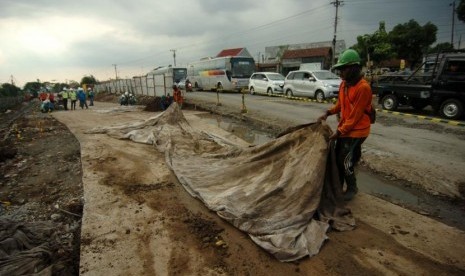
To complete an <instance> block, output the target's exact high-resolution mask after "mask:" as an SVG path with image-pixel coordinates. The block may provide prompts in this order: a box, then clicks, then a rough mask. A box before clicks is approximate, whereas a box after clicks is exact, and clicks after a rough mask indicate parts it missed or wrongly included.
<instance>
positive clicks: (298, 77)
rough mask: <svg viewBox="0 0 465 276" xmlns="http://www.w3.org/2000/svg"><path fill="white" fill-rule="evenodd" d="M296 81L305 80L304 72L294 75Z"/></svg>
mask: <svg viewBox="0 0 465 276" xmlns="http://www.w3.org/2000/svg"><path fill="white" fill-rule="evenodd" d="M293 79H294V80H303V79H304V73H303V72H296V73H295V74H294V78H293Z"/></svg>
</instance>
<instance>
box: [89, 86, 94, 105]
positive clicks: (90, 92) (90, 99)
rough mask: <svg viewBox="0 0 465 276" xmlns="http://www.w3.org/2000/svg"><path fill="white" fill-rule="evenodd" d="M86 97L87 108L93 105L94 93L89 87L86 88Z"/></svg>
mask: <svg viewBox="0 0 465 276" xmlns="http://www.w3.org/2000/svg"><path fill="white" fill-rule="evenodd" d="M87 97H89V106H93V105H94V91H93V90H92V88H91V87H89V88H87Z"/></svg>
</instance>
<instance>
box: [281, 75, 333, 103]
mask: <svg viewBox="0 0 465 276" xmlns="http://www.w3.org/2000/svg"><path fill="white" fill-rule="evenodd" d="M341 82H342V80H341V78H340V77H339V76H337V75H336V74H334V73H332V72H331V71H328V70H315V71H309V70H299V71H291V72H289V74H287V76H286V79H285V81H284V93H286V95H287V96H301V97H309V98H314V99H316V100H317V101H318V102H322V101H324V100H325V99H331V98H336V97H337V95H338V92H339V85H340V84H341Z"/></svg>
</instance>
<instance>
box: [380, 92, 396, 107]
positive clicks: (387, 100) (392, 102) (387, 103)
mask: <svg viewBox="0 0 465 276" xmlns="http://www.w3.org/2000/svg"><path fill="white" fill-rule="evenodd" d="M381 103H382V105H383V108H384V109H386V110H390V111H394V110H396V109H397V107H398V106H399V101H398V100H397V97H396V96H395V95H393V94H389V95H386V96H384V97H383V99H382V100H381Z"/></svg>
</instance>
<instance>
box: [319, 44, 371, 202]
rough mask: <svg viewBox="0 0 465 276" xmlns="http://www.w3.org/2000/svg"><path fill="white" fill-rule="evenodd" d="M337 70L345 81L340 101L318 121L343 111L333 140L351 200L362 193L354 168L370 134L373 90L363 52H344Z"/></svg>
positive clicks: (348, 198) (340, 169)
mask: <svg viewBox="0 0 465 276" xmlns="http://www.w3.org/2000/svg"><path fill="white" fill-rule="evenodd" d="M333 69H336V70H338V71H339V75H340V77H341V78H342V80H343V81H342V83H341V85H340V86H339V94H338V101H337V102H336V104H335V105H334V106H333V107H332V108H331V109H329V110H327V111H326V113H325V114H324V115H322V116H320V117H319V118H318V121H322V120H326V119H327V117H328V116H330V115H335V114H339V113H340V114H341V119H340V121H339V124H338V126H337V130H336V131H335V132H334V134H332V135H331V136H330V137H329V139H330V140H336V162H337V167H338V172H339V180H340V182H341V185H344V180H345V183H346V185H347V189H346V191H345V193H344V200H346V201H349V200H351V199H352V198H353V197H354V196H355V194H356V193H357V192H358V188H357V179H356V177H355V171H354V167H355V165H356V164H357V163H358V161H359V160H360V158H361V156H362V150H361V146H362V143H363V142H364V141H365V139H366V138H367V137H368V135H369V134H370V127H371V123H370V117H369V115H368V114H369V113H370V112H371V108H372V106H371V101H372V91H371V87H370V85H369V84H368V83H367V82H366V81H365V80H364V79H363V78H362V73H361V72H362V67H361V65H360V56H359V54H358V53H357V52H356V51H354V50H352V49H348V50H346V51H344V52H343V53H342V54H341V56H340V57H339V60H338V62H337V64H336V65H334V66H333Z"/></svg>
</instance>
